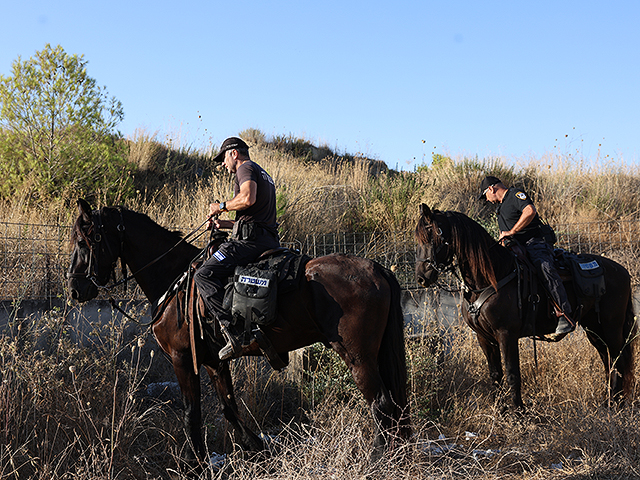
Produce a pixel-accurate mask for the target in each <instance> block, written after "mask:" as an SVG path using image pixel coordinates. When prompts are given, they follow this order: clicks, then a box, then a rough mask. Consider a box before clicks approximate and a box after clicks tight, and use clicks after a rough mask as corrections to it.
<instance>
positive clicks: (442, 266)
mask: <svg viewBox="0 0 640 480" xmlns="http://www.w3.org/2000/svg"><path fill="white" fill-rule="evenodd" d="M431 228H432V230H433V232H434V234H435V235H434V236H437V237H439V238H440V244H439V245H438V246H437V247H436V248H435V249H434V248H431V258H425V257H418V258H416V260H417V261H418V262H422V263H425V264H427V266H429V267H430V268H432V269H433V270H435V271H436V272H438V273H439V274H442V273H447V272H449V271H453V269H454V265H453V256H452V255H451V251H450V249H449V247H450V245H449V242H448V241H447V240H446V239H445V238H444V237H443V235H442V229H441V228H440V227H437V230H436V227H435V225H434V226H432V227H431ZM432 247H433V243H432ZM444 249H446V255H445V257H444V260H443V261H440V260H438V257H439V256H440V254H441V253H442V251H443V250H444Z"/></svg>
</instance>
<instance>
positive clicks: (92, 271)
mask: <svg viewBox="0 0 640 480" xmlns="http://www.w3.org/2000/svg"><path fill="white" fill-rule="evenodd" d="M115 208H117V210H118V213H119V214H120V221H119V223H118V225H117V226H116V230H117V231H118V236H119V241H120V248H119V250H118V254H117V255H114V249H113V248H112V244H111V242H109V237H108V235H106V234H105V231H104V223H103V221H102V213H101V210H96V211H94V212H92V214H91V225H90V226H89V228H88V230H87V232H86V233H84V232H83V231H82V230H81V231H80V234H81V236H82V238H83V239H84V241H85V242H86V244H87V246H88V247H89V262H88V265H87V269H86V271H84V272H71V271H69V272H67V278H68V279H71V278H83V279H84V278H86V279H88V280H90V281H91V283H93V284H94V285H95V286H96V287H97V288H98V290H104V291H106V292H107V294H108V295H109V302H110V303H111V305H112V306H113V307H114V308H115V309H116V310H118V311H119V312H120V313H122V314H123V315H124V316H125V317H127V318H129V319H130V320H133V321H134V322H136V323H140V322H138V321H137V320H136V319H135V318H133V317H131V316H130V315H129V314H128V313H126V312H125V311H124V310H122V309H121V308H120V307H119V306H118V304H117V302H116V301H115V299H114V298H113V296H112V295H111V291H112V290H113V289H114V288H115V287H117V286H119V285H122V284H125V285H126V283H127V281H129V280H131V279H132V278H135V276H136V275H137V274H138V273H140V272H141V271H142V270H144V269H145V268H148V267H150V266H151V265H153V264H154V263H156V262H158V261H159V260H161V259H162V258H164V257H165V256H167V255H169V254H170V253H171V252H172V251H173V250H174V249H176V248H177V247H178V245H180V244H181V243H183V242H186V241H187V240H188V239H189V238H190V237H192V236H193V235H195V234H196V233H197V232H198V231H199V230H200V229H201V228H202V227H203V226H204V225H205V224H207V223H209V219H207V220H205V221H204V222H203V223H202V224H201V225H200V226H198V227H197V228H195V229H194V230H192V231H191V232H190V233H189V234H188V235H186V236H185V237H183V238H181V239H180V240H179V241H178V242H177V243H176V244H175V245H174V246H173V247H171V248H170V249H169V250H167V251H166V252H164V253H163V254H162V255H160V256H158V257H156V258H155V259H154V260H152V261H150V262H149V263H147V264H146V265H144V266H143V267H141V268H140V269H138V271H136V272H134V273H131V274H130V275H129V276H127V266H126V263H125V260H124V232H125V227H124V218H123V215H122V207H115ZM205 232H206V230H205V231H203V232H202V233H200V234H199V235H198V236H197V237H196V239H197V238H198V237H200V236H201V235H203V234H204V233H205ZM92 233H93V236H92ZM213 233H214V232H213V230H212V234H213ZM91 237H92V238H93V241H90V240H89V239H90V238H91ZM103 242H104V245H105V248H106V250H107V251H108V252H109V256H110V257H111V258H112V259H113V260H112V261H111V268H110V271H109V275H108V276H107V279H108V278H109V277H112V276H113V278H114V283H112V284H111V285H106V284H101V283H100V282H99V281H98V278H99V273H98V272H97V265H98V264H99V254H100V251H101V250H102V249H101V248H100V245H101V244H103ZM205 250H206V249H205ZM118 258H119V259H120V263H121V265H122V279H121V280H119V281H117V282H116V281H115V265H116V262H117V260H118ZM153 321H154V319H152V320H151V322H149V324H148V325H151V324H152V323H153Z"/></svg>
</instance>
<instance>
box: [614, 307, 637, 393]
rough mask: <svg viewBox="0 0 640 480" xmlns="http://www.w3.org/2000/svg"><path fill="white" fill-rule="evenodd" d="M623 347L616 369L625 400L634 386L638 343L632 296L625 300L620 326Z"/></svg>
mask: <svg viewBox="0 0 640 480" xmlns="http://www.w3.org/2000/svg"><path fill="white" fill-rule="evenodd" d="M622 334H623V337H622V338H623V339H624V342H625V344H624V347H623V348H622V352H621V353H620V359H619V360H618V365H619V366H618V368H619V369H620V374H621V375H622V378H623V383H622V389H623V392H624V396H625V397H626V398H631V394H632V393H633V389H634V386H635V377H634V370H635V356H636V348H637V343H638V335H639V332H638V324H637V321H636V317H635V315H634V313H633V296H632V295H631V294H629V299H628V300H627V311H626V312H625V319H624V324H623V326H622Z"/></svg>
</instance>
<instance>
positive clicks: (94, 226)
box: [67, 208, 126, 289]
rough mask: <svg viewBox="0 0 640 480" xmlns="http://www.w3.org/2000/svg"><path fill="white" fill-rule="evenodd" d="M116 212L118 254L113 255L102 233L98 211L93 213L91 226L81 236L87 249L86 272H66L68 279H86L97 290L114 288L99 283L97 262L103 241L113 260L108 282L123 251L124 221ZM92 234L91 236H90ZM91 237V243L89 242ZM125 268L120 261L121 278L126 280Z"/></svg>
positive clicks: (102, 228)
mask: <svg viewBox="0 0 640 480" xmlns="http://www.w3.org/2000/svg"><path fill="white" fill-rule="evenodd" d="M118 211H119V213H120V223H118V225H117V226H116V230H117V231H118V233H119V236H120V250H119V252H118V254H117V255H114V253H113V249H112V248H111V243H110V242H109V237H108V236H106V235H105V233H104V223H103V222H102V214H101V212H100V210H97V211H94V212H93V213H92V214H91V217H92V218H91V224H90V226H89V229H88V231H87V233H86V234H85V233H83V235H82V237H83V238H84V240H85V242H86V243H87V246H88V248H89V263H88V265H87V270H86V271H85V272H71V271H69V272H67V278H68V279H71V278H87V279H89V280H90V281H91V282H92V283H93V284H94V285H95V286H96V287H98V288H107V289H110V288H112V287H114V286H115V284H114V285H112V286H110V287H107V286H106V283H105V284H104V285H102V284H100V283H99V281H98V277H99V273H98V271H97V265H98V264H99V261H100V259H99V254H100V251H101V250H102V249H101V248H100V245H101V244H102V242H103V240H104V245H105V246H106V249H107V251H108V252H109V256H110V257H111V258H113V260H112V261H111V268H110V271H109V274H108V276H107V281H108V278H109V277H110V276H112V275H113V273H114V271H115V265H116V261H117V260H118V258H122V251H123V244H124V220H123V218H122V209H120V208H118ZM92 233H93V236H92ZM91 237H93V238H92V240H93V241H92V242H90V241H89V239H90V238H91ZM125 268H126V267H125V265H124V261H122V273H123V278H126V271H125Z"/></svg>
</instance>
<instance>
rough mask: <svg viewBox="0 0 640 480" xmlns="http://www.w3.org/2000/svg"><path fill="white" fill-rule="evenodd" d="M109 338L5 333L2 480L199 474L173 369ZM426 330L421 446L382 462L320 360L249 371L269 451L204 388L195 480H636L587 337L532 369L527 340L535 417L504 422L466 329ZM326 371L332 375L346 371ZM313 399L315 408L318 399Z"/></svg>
mask: <svg viewBox="0 0 640 480" xmlns="http://www.w3.org/2000/svg"><path fill="white" fill-rule="evenodd" d="M16 328H17V327H16ZM104 328H105V330H106V331H107V333H108V335H106V340H105V341H104V343H103V344H101V346H100V347H99V348H98V349H97V350H96V349H83V348H79V347H78V346H77V344H75V343H74V342H73V341H72V340H71V337H72V334H73V332H71V331H70V330H69V327H68V326H66V325H65V324H64V322H62V321H61V315H60V314H58V315H57V316H56V314H51V315H49V316H48V317H47V318H45V319H43V320H41V321H40V322H38V323H35V324H29V323H28V322H24V323H23V324H22V327H21V331H20V332H14V333H18V334H17V335H16V337H15V338H13V339H12V338H10V337H7V336H4V337H2V339H1V340H0V363H1V365H0V366H1V370H0V371H1V372H2V373H1V377H2V381H1V382H0V412H2V415H1V416H0V438H1V440H2V442H0V477H1V478H17V479H18V478H19V479H22V478H34V479H36V478H37V479H54V478H56V479H57V478H78V479H98V478H100V479H104V478H109V479H111V478H166V479H169V478H171V479H183V478H184V479H186V478H192V477H190V475H189V471H188V469H185V468H184V466H182V467H181V461H180V458H182V457H183V456H184V454H185V449H186V448H188V447H187V445H186V443H185V442H186V437H185V433H184V431H183V428H182V424H181V419H180V417H181V415H182V412H181V403H180V400H179V399H178V398H177V396H176V392H175V386H174V387H171V388H172V389H173V393H171V392H169V394H168V395H164V396H160V397H157V396H149V394H148V391H149V390H148V387H149V386H151V385H152V382H155V381H157V379H154V378H150V377H149V369H150V367H151V366H152V365H153V364H154V362H166V360H165V359H163V358H162V357H161V356H160V355H155V356H153V357H152V356H151V355H150V354H149V352H148V350H146V351H145V350H144V348H142V347H144V345H143V342H142V340H141V339H138V338H134V339H132V340H131V341H126V340H125V337H124V336H123V334H122V328H121V326H119V325H116V324H111V325H107V326H105V327H104ZM427 331H429V332H430V335H427V336H424V337H420V338H414V339H413V340H410V341H408V344H407V345H408V348H407V367H408V373H409V382H408V385H409V399H410V403H411V412H412V422H413V428H414V435H413V437H412V438H411V439H410V441H408V442H406V443H402V442H400V443H397V444H396V446H395V448H394V449H393V450H391V451H390V452H388V454H387V455H386V456H385V457H384V458H383V459H382V460H381V461H379V462H372V461H371V459H370V452H371V447H372V445H371V443H372V434H373V424H372V419H371V415H370V412H369V410H368V408H367V406H366V403H365V401H364V399H363V398H362V396H361V395H360V394H359V393H357V392H356V393H355V394H354V389H353V385H352V383H349V381H347V380H346V379H345V380H341V381H339V382H336V383H334V384H333V385H334V386H333V387H331V388H327V384H326V383H323V378H324V377H323V375H325V372H324V370H323V368H324V367H323V365H322V364H320V365H318V366H317V367H315V368H313V369H309V367H307V369H306V370H304V371H302V372H301V371H300V370H299V369H295V368H294V369H289V370H286V371H285V372H281V373H276V372H273V371H272V370H271V369H270V368H269V367H268V365H266V363H264V362H263V361H262V360H259V359H241V360H237V361H234V363H233V376H234V379H235V384H236V388H237V391H238V397H239V404H240V408H241V414H242V416H243V417H244V418H245V421H246V422H247V423H248V424H249V425H250V426H251V427H252V428H253V429H254V430H256V431H258V432H261V433H262V434H263V436H264V438H265V439H267V440H268V446H269V447H268V452H266V453H249V452H243V451H241V450H240V449H239V447H238V446H237V445H236V444H235V442H234V440H233V435H232V431H231V430H230V428H229V426H228V424H227V423H226V421H224V419H223V418H222V412H221V409H220V407H219V404H218V402H217V399H216V398H215V395H213V392H212V389H211V386H210V385H208V381H207V380H206V379H203V409H204V411H203V420H204V421H203V424H204V428H205V437H206V442H207V445H208V448H209V456H210V457H211V458H212V464H211V465H210V466H207V467H206V468H205V471H204V472H203V473H202V474H201V476H200V477H199V478H215V479H223V478H237V479H249V478H251V479H265V480H266V479H298V478H299V479H309V478H318V479H320V478H340V479H342V478H350V479H351V478H353V479H369V478H386V479H392V480H395V479H409V478H412V479H413V478H417V479H434V478H437V479H460V478H464V479H472V478H482V479H485V478H495V479H497V478H514V479H537V478H540V479H542V478H551V479H555V478H557V479H561V478H562V479H564V478H607V479H617V478H619V479H623V478H624V479H628V478H640V471H639V470H638V465H639V464H640V451H639V450H638V444H639V442H640V412H639V411H638V404H637V402H636V401H634V402H632V403H630V404H629V405H627V406H626V407H625V408H623V409H615V408H608V407H607V403H608V402H607V397H606V393H605V392H606V390H605V387H604V370H603V367H602V364H601V362H600V359H599V358H598V356H597V354H596V352H595V349H593V348H592V347H591V346H590V345H589V344H588V342H587V340H586V336H585V334H584V332H583V331H581V330H579V331H577V332H575V333H573V334H571V335H569V336H568V337H567V338H566V339H565V340H563V341H562V342H560V343H559V344H553V345H550V344H538V345H537V347H538V348H537V365H536V358H535V357H534V354H533V349H532V346H531V343H530V340H524V339H523V340H521V342H520V347H521V363H522V376H523V393H524V398H525V402H526V404H527V413H526V414H516V413H515V412H512V411H510V410H504V408H503V407H504V405H505V401H506V396H507V392H506V391H504V390H499V391H494V390H493V389H492V387H491V385H490V382H489V379H488V374H487V368H486V365H485V361H484V358H483V356H482V354H481V352H480V349H479V347H478V346H477V343H476V340H475V337H474V335H473V334H472V332H471V331H470V329H468V328H467V327H466V326H463V325H459V326H454V327H453V330H452V331H449V332H445V331H443V330H441V329H440V328H439V327H438V326H437V324H431V326H430V328H428V329H427ZM43 336H46V337H47V338H46V339H44V338H43ZM142 339H144V337H142ZM147 347H148V345H147ZM294 363H296V362H294ZM298 364H299V362H298ZM299 365H300V364H299ZM332 369H333V370H332V373H331V374H332V375H333V376H334V378H336V379H337V378H339V377H340V376H341V375H343V374H344V375H346V374H347V370H346V367H344V366H343V367H342V370H340V368H338V366H337V364H336V365H334V366H333V367H332ZM314 382H315V383H314ZM314 388H317V389H319V390H316V393H318V392H320V391H321V396H317V395H316V396H315V397H313V398H315V400H313V401H312V396H310V395H312V392H313V389H314Z"/></svg>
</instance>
